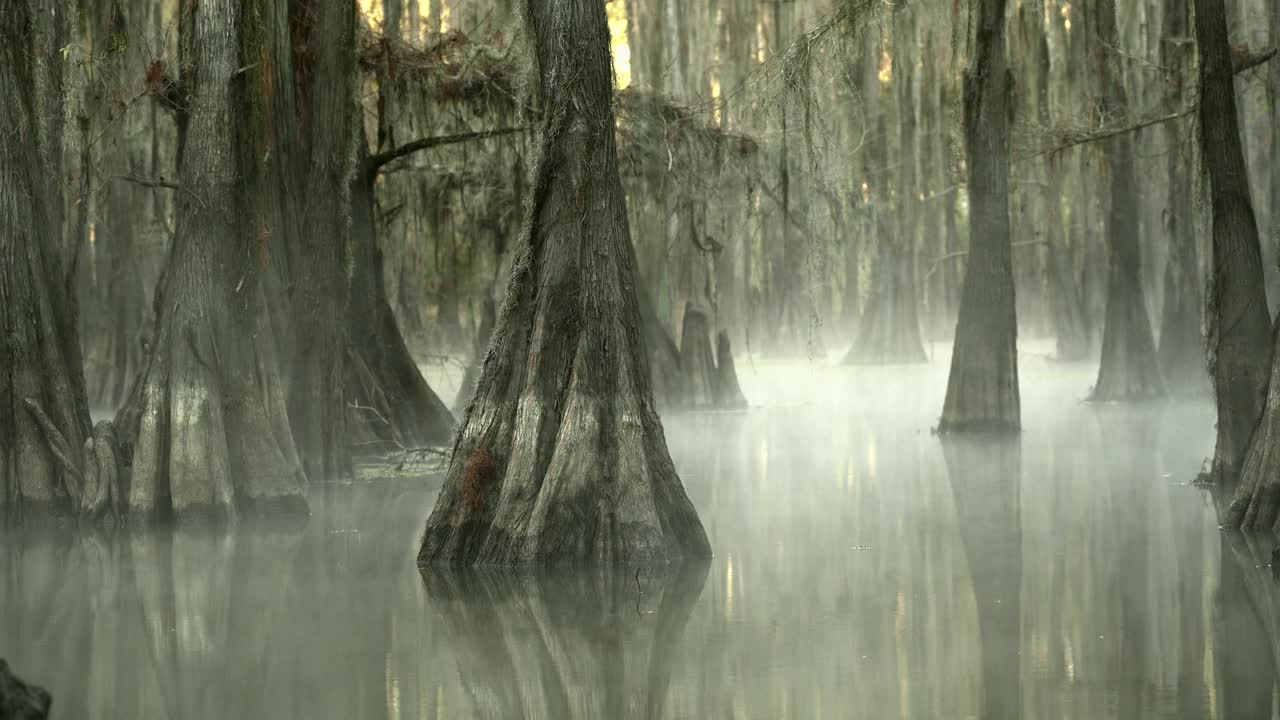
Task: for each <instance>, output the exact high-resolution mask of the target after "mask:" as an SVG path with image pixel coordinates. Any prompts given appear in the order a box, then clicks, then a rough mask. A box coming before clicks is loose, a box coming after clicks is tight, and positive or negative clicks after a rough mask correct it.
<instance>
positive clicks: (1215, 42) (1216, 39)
mask: <svg viewBox="0 0 1280 720" xmlns="http://www.w3.org/2000/svg"><path fill="white" fill-rule="evenodd" d="M1195 14H1196V42H1197V44H1198V46H1199V48H1200V110H1199V112H1200V147H1201V155H1202V157H1203V158H1204V162H1205V165H1206V167H1207V169H1208V171H1209V184H1210V192H1211V194H1212V210H1213V264H1212V276H1211V278H1212V281H1211V286H1210V288H1209V297H1208V302H1209V305H1208V312H1207V315H1208V318H1209V368H1210V371H1211V373H1212V375H1213V386H1214V394H1215V399H1216V400H1217V405H1218V441H1217V447H1216V449H1215V450H1214V460H1213V473H1214V474H1215V475H1216V476H1217V478H1218V479H1219V480H1220V481H1222V482H1224V483H1227V484H1230V483H1234V482H1236V480H1237V478H1238V477H1239V475H1238V473H1239V472H1240V469H1241V462H1242V461H1243V460H1244V455H1245V449H1246V447H1247V446H1248V443H1249V437H1250V435H1252V434H1253V433H1254V432H1255V430H1254V428H1255V427H1257V426H1258V418H1259V414H1260V413H1261V412H1262V408H1263V402H1264V400H1265V399H1266V388H1267V380H1268V361H1269V360H1270V358H1271V344H1270V342H1269V341H1268V333H1269V331H1270V327H1271V318H1270V317H1269V313H1268V312H1267V299H1266V290H1265V287H1264V284H1263V274H1262V253H1261V248H1260V247H1259V244H1258V226H1257V221H1256V219H1255V218H1254V214H1253V203H1252V199H1251V197H1250V195H1249V179H1248V175H1247V170H1246V167H1245V158H1244V150H1243V148H1242V146H1241V144H1240V133H1239V130H1238V127H1239V126H1238V116H1237V113H1236V104H1235V103H1236V101H1235V92H1234V83H1233V80H1232V70H1231V54H1230V49H1229V47H1228V41H1227V19H1226V13H1225V11H1224V8H1223V4H1222V0H1196V3H1195ZM1264 422H1265V420H1264ZM1265 429H1266V428H1265V426H1264V427H1263V428H1262V429H1260V430H1259V431H1258V435H1259V439H1260V440H1262V443H1261V447H1260V448H1259V452H1260V453H1261V455H1265V454H1266V450H1265V448H1266V445H1267V444H1268V443H1267V441H1266V440H1265V439H1264V438H1265V436H1266V432H1265ZM1261 459H1262V457H1261V456H1260V457H1258V458H1257V460H1256V461H1260V460H1261ZM1259 470H1261V471H1263V472H1267V470H1265V469H1263V468H1259ZM1258 479H1259V478H1258V477H1257V476H1256V475H1255V476H1253V477H1251V478H1248V479H1245V480H1243V481H1242V482H1241V486H1240V492H1241V493H1242V494H1239V495H1237V502H1240V501H1243V500H1245V499H1246V498H1247V497H1248V496H1247V495H1244V494H1243V493H1246V492H1248V490H1249V489H1251V488H1255V487H1259V486H1260V485H1262V483H1259V482H1258ZM1258 511H1262V514H1263V515H1264V517H1263V518H1262V519H1264V520H1265V519H1266V518H1265V516H1266V515H1269V514H1271V512H1274V511H1271V512H1267V511H1266V510H1265V509H1264V508H1258ZM1251 524H1252V523H1251ZM1267 524H1268V525H1269V524H1270V523H1269V522H1268V523H1267Z"/></svg>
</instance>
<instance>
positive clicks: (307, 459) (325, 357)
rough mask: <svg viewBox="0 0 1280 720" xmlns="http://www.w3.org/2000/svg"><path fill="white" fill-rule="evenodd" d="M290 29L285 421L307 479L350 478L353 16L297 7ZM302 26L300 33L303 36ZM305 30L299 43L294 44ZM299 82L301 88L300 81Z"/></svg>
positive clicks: (347, 5)
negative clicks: (292, 83)
mask: <svg viewBox="0 0 1280 720" xmlns="http://www.w3.org/2000/svg"><path fill="white" fill-rule="evenodd" d="M302 5H303V6H304V8H305V9H303V10H301V11H300V13H299V14H301V15H303V16H305V18H304V19H303V20H299V21H297V24H298V25H300V26H301V27H296V28H295V30H294V33H295V41H294V47H293V53H294V57H295V63H296V64H295V66H294V72H295V73H297V74H298V75H299V78H300V82H299V83H298V84H299V87H300V89H301V91H302V93H303V95H302V96H303V97H304V98H307V99H308V100H309V103H308V104H306V105H304V108H305V110H304V112H303V115H302V117H301V118H300V123H299V125H300V126H301V127H302V132H303V133H304V137H305V138H306V139H307V140H308V141H309V142H308V143H307V145H306V147H307V149H308V150H309V162H308V163H307V165H306V168H307V169H306V175H305V180H303V185H302V187H304V188H305V193H306V195H305V197H306V198H307V202H306V204H305V211H304V213H303V216H302V221H301V230H302V234H301V235H300V236H299V237H298V238H297V239H296V241H297V242H298V247H299V251H298V253H297V254H296V255H295V257H296V258H297V259H299V260H300V262H298V263H297V265H296V266H295V268H294V270H295V272H294V274H293V276H292V277H291V278H289V279H290V281H291V294H292V297H291V313H290V315H291V319H292V321H293V322H292V324H293V328H292V329H293V330H294V333H293V341H292V342H291V344H290V350H291V357H290V358H289V364H288V366H287V367H288V378H289V390H288V395H287V398H288V405H289V421H290V423H291V425H292V426H293V434H294V441H295V442H296V443H297V446H298V452H299V453H300V455H301V457H302V464H303V467H304V468H305V469H306V471H307V476H308V477H310V478H312V479H315V480H323V479H326V478H333V477H346V476H349V475H350V474H351V454H350V449H349V446H348V438H347V435H346V418H347V412H348V408H347V403H346V398H345V393H344V392H343V390H344V387H345V385H344V383H343V381H344V379H345V378H344V373H345V371H344V367H343V365H344V361H345V356H346V354H345V353H342V352H335V351H334V348H340V347H345V344H346V327H345V324H344V323H343V318H345V317H346V313H347V309H348V301H349V294H350V285H349V281H348V269H347V262H348V257H347V253H348V252H349V245H350V232H351V219H350V208H351V194H350V187H351V185H350V183H351V178H352V176H353V173H354V170H355V168H354V166H353V162H352V160H353V156H354V153H353V152H352V148H351V142H352V139H353V138H354V137H356V134H355V132H354V129H355V124H354V123H355V119H356V115H355V110H356V108H355V104H354V101H353V97H354V82H355V78H354V75H355V27H356V23H355V16H356V6H355V4H354V3H351V2H315V0H306V1H305V2H303V3H302ZM304 28H305V29H304ZM299 33H305V35H303V37H304V38H305V39H304V40H303V41H301V42H299V41H298V40H297V39H296V37H297V35H298V34H299ZM308 80H309V81H310V82H308Z"/></svg>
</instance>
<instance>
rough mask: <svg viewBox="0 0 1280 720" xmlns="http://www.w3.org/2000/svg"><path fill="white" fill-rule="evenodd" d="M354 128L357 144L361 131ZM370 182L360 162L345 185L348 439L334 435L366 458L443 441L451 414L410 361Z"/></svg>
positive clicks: (369, 173) (465, 384)
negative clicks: (389, 292) (348, 269)
mask: <svg viewBox="0 0 1280 720" xmlns="http://www.w3.org/2000/svg"><path fill="white" fill-rule="evenodd" d="M358 133H359V135H360V137H359V139H358V142H361V143H363V142H364V134H363V130H360V131H358ZM373 183H374V178H373V172H372V171H371V169H369V168H367V167H363V168H362V170H361V172H358V173H356V177H355V178H354V179H353V180H352V183H351V253H352V256H353V257H352V272H351V301H350V304H349V306H348V308H347V313H346V316H345V321H344V327H343V330H344V331H345V337H346V348H347V352H346V358H345V363H344V367H343V373H344V382H345V383H346V387H345V388H344V393H343V394H344V396H345V398H346V400H347V402H348V408H347V413H348V414H347V417H348V421H347V428H348V432H349V433H350V436H351V437H350V438H338V440H340V441H341V442H344V443H345V444H347V445H350V446H353V447H356V448H358V449H359V453H360V454H366V455H367V454H371V453H373V454H376V453H379V452H386V451H390V450H398V449H403V448H419V447H423V446H427V445H444V444H446V443H447V442H448V441H449V438H450V437H451V436H452V434H453V426H454V420H453V414H452V413H450V412H449V408H448V407H447V406H446V405H445V404H444V401H443V400H441V399H440V397H439V396H438V395H436V393H435V391H434V390H432V389H431V386H430V385H428V384H427V381H426V378H424V377H422V373H421V371H419V370H418V366H417V364H416V363H415V362H414V361H413V356H412V354H410V352H409V346H408V345H407V344H406V343H405V340H404V336H403V335H402V334H401V332H400V326H399V324H398V323H397V322H396V317H395V312H393V311H392V309H391V303H390V302H389V301H388V299H387V291H386V283H385V281H384V278H383V271H382V268H383V263H382V250H381V246H380V245H379V242H380V240H379V238H378V233H377V228H376V224H375V220H374V189H373ZM490 327H492V325H490ZM487 341H488V340H487V336H486V338H485V342H486V343H487ZM474 384H475V379H474V377H472V378H471V379H470V383H468V382H467V381H466V380H464V381H463V390H464V391H466V392H467V393H469V392H470V390H471V389H472V388H473V387H474ZM459 397H460V398H461V394H460V396H459ZM466 399H470V395H469V394H468V395H467V398H466ZM461 402H463V403H465V400H461Z"/></svg>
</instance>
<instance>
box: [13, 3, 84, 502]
mask: <svg viewBox="0 0 1280 720" xmlns="http://www.w3.org/2000/svg"><path fill="white" fill-rule="evenodd" d="M68 22H69V19H68V18H67V16H66V13H65V8H64V7H63V6H62V5H60V4H58V5H57V6H56V7H55V6H54V4H52V3H44V2H32V1H31V0H21V1H20V2H11V3H7V4H5V5H4V6H3V7H0V97H3V98H6V102H3V103H0V337H3V338H5V341H4V342H2V343H0V511H8V512H11V513H15V514H19V515H21V514H25V513H27V512H31V511H36V510H40V509H44V510H54V511H58V512H61V511H66V510H68V509H70V508H71V507H72V505H73V504H74V503H79V502H80V500H81V485H82V483H83V473H82V467H81V461H82V454H81V448H82V447H83V445H84V443H85V441H86V439H88V438H89V437H90V427H89V410H88V400H87V397H86V394H85V387H84V374H83V373H84V371H83V367H82V364H81V356H80V339H79V336H78V332H77V327H76V308H75V305H74V303H73V302H72V299H71V298H72V294H71V293H70V292H68V291H69V290H70V289H71V288H73V287H74V285H73V283H72V280H73V279H72V278H70V277H69V276H68V269H67V265H66V263H65V262H64V257H63V254H62V252H61V248H62V243H61V241H60V236H61V232H62V228H61V220H60V209H59V206H60V204H61V203H62V194H61V192H60V191H59V188H60V186H59V185H58V184H57V183H58V168H59V166H60V164H59V163H58V162H57V161H56V160H55V158H57V157H58V156H59V155H60V153H61V137H60V135H59V134H58V133H57V132H56V131H54V130H50V129H49V127H47V126H45V125H42V123H43V121H44V119H43V116H42V115H41V114H40V112H41V111H42V109H43V108H42V106H41V102H40V97H41V94H40V91H45V92H48V93H51V94H53V95H54V96H55V97H56V96H58V95H59V94H60V93H61V85H60V80H59V79H58V78H56V77H55V78H50V77H49V76H44V77H43V78H41V77H40V76H41V75H42V74H43V73H46V72H47V71H48V68H49V64H50V63H59V64H60V63H61V58H60V57H58V56H57V49H56V48H58V47H61V46H62V45H61V43H58V42H57V41H58V40H65V38H66V24H67V23H68ZM33 36H35V37H39V38H43V39H44V40H45V41H52V42H54V44H52V45H47V46H36V45H35V44H34V38H33ZM46 83H52V84H53V85H54V86H53V87H49V86H47V85H46Z"/></svg>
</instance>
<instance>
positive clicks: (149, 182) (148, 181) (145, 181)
mask: <svg viewBox="0 0 1280 720" xmlns="http://www.w3.org/2000/svg"><path fill="white" fill-rule="evenodd" d="M111 179H112V180H124V181H125V182H131V183H134V184H135V185H141V186H143V187H149V188H169V189H170V190H177V189H178V187H179V186H178V183H174V182H169V181H168V180H165V179H164V178H160V179H159V180H155V179H152V178H144V177H138V176H136V175H115V176H113V177H112V178H111Z"/></svg>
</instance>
